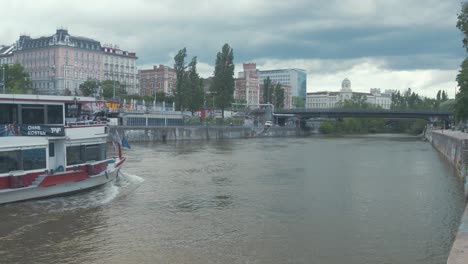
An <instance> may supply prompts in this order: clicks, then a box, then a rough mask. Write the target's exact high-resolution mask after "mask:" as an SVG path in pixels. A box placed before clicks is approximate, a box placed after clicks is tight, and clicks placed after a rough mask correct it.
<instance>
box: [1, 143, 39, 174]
mask: <svg viewBox="0 0 468 264" xmlns="http://www.w3.org/2000/svg"><path fill="white" fill-rule="evenodd" d="M46 167H47V163H46V149H45V148H37V149H23V150H14V151H3V152H0V173H8V172H10V171H16V170H37V169H45V168H46Z"/></svg>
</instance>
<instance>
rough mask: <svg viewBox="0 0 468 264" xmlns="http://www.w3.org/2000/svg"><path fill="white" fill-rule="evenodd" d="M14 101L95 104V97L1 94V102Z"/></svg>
mask: <svg viewBox="0 0 468 264" xmlns="http://www.w3.org/2000/svg"><path fill="white" fill-rule="evenodd" d="M2 101H10V102H11V101H13V102H15V103H19V102H34V103H94V102H96V99H95V98H94V97H86V96H56V95H35V94H0V102H2Z"/></svg>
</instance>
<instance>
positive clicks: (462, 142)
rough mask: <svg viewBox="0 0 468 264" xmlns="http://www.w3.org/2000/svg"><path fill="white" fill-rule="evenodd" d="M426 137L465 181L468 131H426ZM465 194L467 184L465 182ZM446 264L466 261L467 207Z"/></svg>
mask: <svg viewBox="0 0 468 264" xmlns="http://www.w3.org/2000/svg"><path fill="white" fill-rule="evenodd" d="M425 135H426V139H427V140H428V141H430V142H431V143H432V145H433V146H434V148H436V149H437V150H438V151H439V152H440V153H442V154H443V155H444V156H445V157H446V158H447V159H448V160H449V161H450V162H451V163H452V165H453V166H454V167H455V168H456V170H457V173H458V176H459V177H460V178H461V179H462V180H463V182H464V183H466V176H467V169H468V168H467V163H468V133H463V132H459V131H451V130H446V131H441V130H437V131H427V132H426V134H425ZM464 187H465V195H466V194H467V185H466V184H465V186H464ZM447 263H448V264H462V263H463V264H465V263H468V207H467V208H465V212H464V213H463V217H462V219H461V223H460V227H459V228H458V232H457V236H456V237H455V241H454V242H453V246H452V249H451V250H450V254H449V257H448V260H447Z"/></svg>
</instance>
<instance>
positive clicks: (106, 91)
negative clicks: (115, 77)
mask: <svg viewBox="0 0 468 264" xmlns="http://www.w3.org/2000/svg"><path fill="white" fill-rule="evenodd" d="M101 89H102V96H103V97H104V98H105V99H113V98H114V89H115V96H116V97H118V98H121V97H123V96H125V95H127V91H126V90H125V87H124V86H123V85H121V84H120V82H119V81H112V80H105V81H102V82H101Z"/></svg>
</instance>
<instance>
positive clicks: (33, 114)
mask: <svg viewBox="0 0 468 264" xmlns="http://www.w3.org/2000/svg"><path fill="white" fill-rule="evenodd" d="M99 103H100V104H102V102H98V101H96V100H95V99H94V98H91V97H78V96H76V97H73V96H39V95H13V94H2V95H0V126H1V127H0V204H4V203H10V202H17V201H23V200H29V199H36V198H43V197H49V196H56V195H62V194H68V193H72V192H77V191H82V190H86V189H90V188H93V187H97V186H100V185H103V184H105V183H107V182H110V181H112V180H113V179H115V177H116V176H117V174H118V172H119V170H120V168H121V167H122V164H123V163H124V161H125V158H124V157H122V152H121V150H120V144H118V147H119V155H118V157H107V156H106V155H107V154H106V152H107V151H106V149H107V148H106V142H107V136H108V131H109V127H108V126H107V124H106V123H105V122H102V121H92V120H88V117H87V116H85V118H84V119H85V120H82V119H83V118H80V117H82V110H85V106H89V105H91V106H96V104H99ZM118 141H120V140H118Z"/></svg>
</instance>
